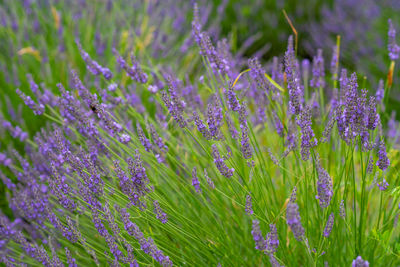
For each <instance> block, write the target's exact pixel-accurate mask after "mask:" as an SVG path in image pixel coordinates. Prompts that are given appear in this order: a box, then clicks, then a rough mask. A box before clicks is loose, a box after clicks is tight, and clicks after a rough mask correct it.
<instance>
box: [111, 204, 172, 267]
mask: <svg viewBox="0 0 400 267" xmlns="http://www.w3.org/2000/svg"><path fill="white" fill-rule="evenodd" d="M116 208H117V211H118V212H119V213H120V216H121V219H122V221H123V223H124V226H125V230H126V231H127V232H128V233H129V234H130V235H131V236H133V237H134V238H135V239H136V240H137V241H138V242H139V244H140V247H141V249H142V250H143V252H144V253H146V254H148V255H151V256H152V257H153V258H154V259H155V260H156V261H157V262H158V263H160V264H161V265H162V266H164V267H166V266H172V265H173V264H172V261H171V260H170V259H169V257H168V256H165V255H164V253H163V252H162V251H161V250H159V249H158V248H157V246H156V245H155V244H154V241H153V240H152V239H151V238H148V239H147V240H146V238H145V237H144V234H143V233H142V231H140V228H139V227H138V226H137V225H136V224H134V223H132V222H131V221H130V219H129V213H128V212H127V211H126V209H121V208H119V207H118V206H117V207H116Z"/></svg>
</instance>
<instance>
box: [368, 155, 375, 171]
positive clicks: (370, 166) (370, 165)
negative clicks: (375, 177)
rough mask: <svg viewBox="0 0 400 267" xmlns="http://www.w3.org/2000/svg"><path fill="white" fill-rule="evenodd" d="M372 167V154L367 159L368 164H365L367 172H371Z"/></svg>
mask: <svg viewBox="0 0 400 267" xmlns="http://www.w3.org/2000/svg"><path fill="white" fill-rule="evenodd" d="M373 168H374V159H373V158H372V156H371V157H370V158H369V160H368V165H367V173H372V171H373Z"/></svg>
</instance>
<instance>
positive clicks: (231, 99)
mask: <svg viewBox="0 0 400 267" xmlns="http://www.w3.org/2000/svg"><path fill="white" fill-rule="evenodd" d="M226 96H227V101H228V107H229V109H230V110H233V111H239V109H240V104H239V101H238V100H237V98H236V94H235V92H234V91H233V89H232V88H229V89H228V91H227V93H226Z"/></svg>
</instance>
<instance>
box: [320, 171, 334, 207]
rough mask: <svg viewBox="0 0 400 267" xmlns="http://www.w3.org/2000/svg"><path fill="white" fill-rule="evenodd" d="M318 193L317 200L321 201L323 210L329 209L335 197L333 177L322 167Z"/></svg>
mask: <svg viewBox="0 0 400 267" xmlns="http://www.w3.org/2000/svg"><path fill="white" fill-rule="evenodd" d="M317 191H318V195H317V196H316V198H317V199H318V200H319V205H320V206H321V208H326V207H328V206H329V203H330V202H331V199H332V196H333V185H332V179H331V177H330V176H329V174H328V172H327V171H326V170H325V169H324V168H322V166H319V167H318V181H317Z"/></svg>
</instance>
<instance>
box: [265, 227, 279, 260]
mask: <svg viewBox="0 0 400 267" xmlns="http://www.w3.org/2000/svg"><path fill="white" fill-rule="evenodd" d="M269 229H270V232H269V233H268V234H267V236H266V237H265V240H266V244H267V246H266V252H268V253H269V254H273V253H275V252H276V250H277V249H278V246H279V239H278V231H277V229H276V226H275V224H270V225H269Z"/></svg>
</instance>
